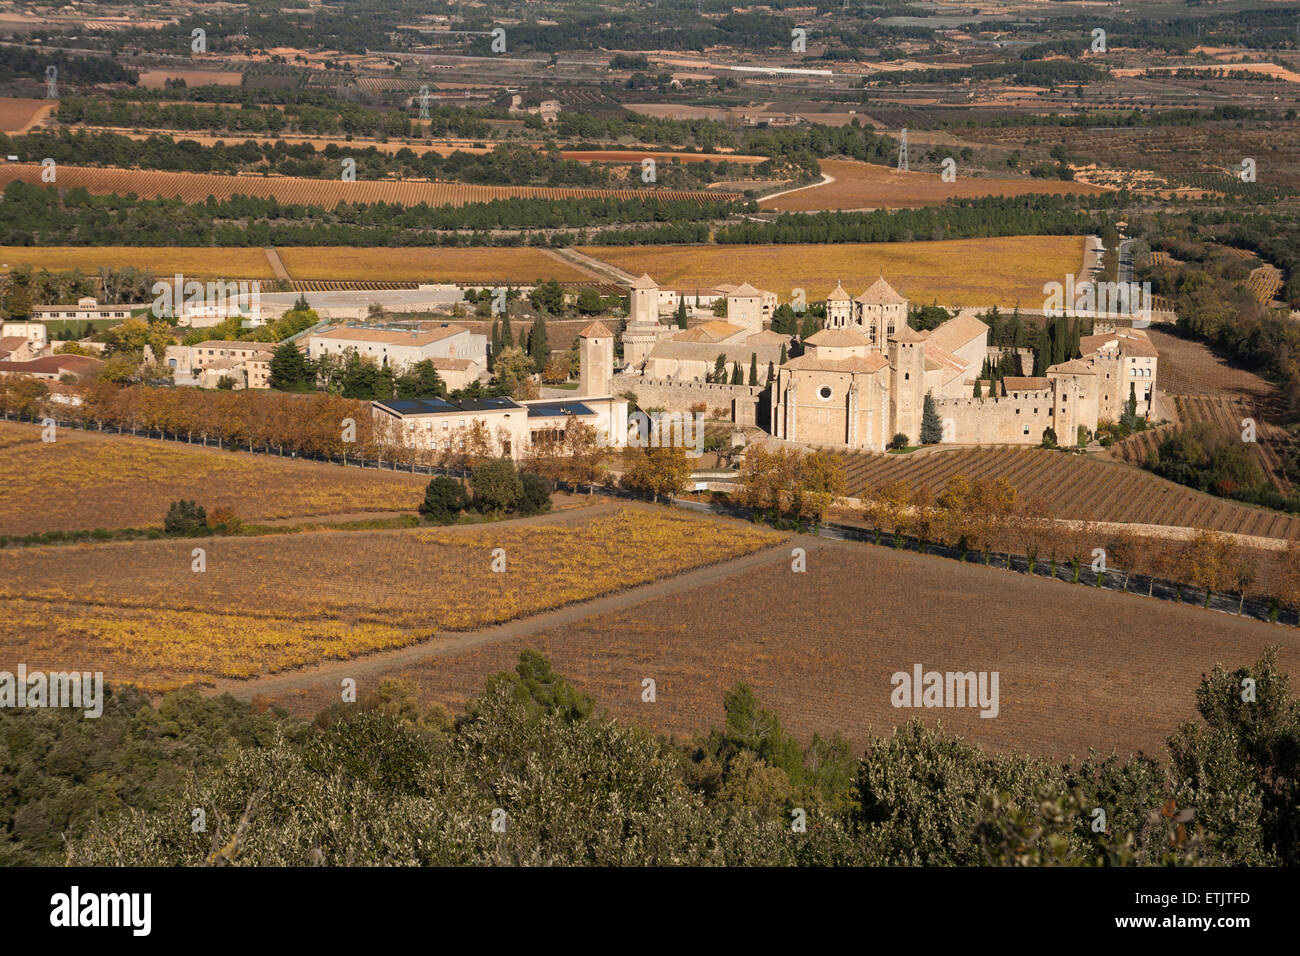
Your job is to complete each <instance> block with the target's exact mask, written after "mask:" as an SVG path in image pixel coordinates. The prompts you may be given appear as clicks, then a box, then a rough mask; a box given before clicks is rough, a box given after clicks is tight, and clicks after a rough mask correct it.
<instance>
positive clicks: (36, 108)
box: [0, 99, 59, 133]
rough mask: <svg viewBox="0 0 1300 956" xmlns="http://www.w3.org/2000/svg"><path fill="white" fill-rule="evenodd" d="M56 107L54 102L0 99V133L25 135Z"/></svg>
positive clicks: (56, 104) (56, 103)
mask: <svg viewBox="0 0 1300 956" xmlns="http://www.w3.org/2000/svg"><path fill="white" fill-rule="evenodd" d="M58 105H59V104H58V102H57V101H55V100H35V99H0V133H25V132H27V130H29V129H31V128H32V127H33V126H36V125H37V124H39V123H41V122H44V120H45V118H46V117H47V116H49V115H50V114H51V113H52V112H54V109H55V107H57V106H58Z"/></svg>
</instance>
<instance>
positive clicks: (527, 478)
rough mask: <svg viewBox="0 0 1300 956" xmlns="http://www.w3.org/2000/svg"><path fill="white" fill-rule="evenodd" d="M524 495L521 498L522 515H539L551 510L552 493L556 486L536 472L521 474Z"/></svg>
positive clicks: (520, 508)
mask: <svg viewBox="0 0 1300 956" xmlns="http://www.w3.org/2000/svg"><path fill="white" fill-rule="evenodd" d="M519 480H520V482H521V483H522V484H523V487H524V493H523V494H522V495H520V496H519V504H518V506H517V507H518V510H519V513H520V514H521V515H538V514H542V513H543V512H547V511H550V510H551V492H552V491H554V490H555V486H554V485H552V484H551V483H550V482H549V481H547V480H546V479H545V478H543V477H542V476H541V475H539V474H537V472H535V471H525V472H522V473H520V475H519Z"/></svg>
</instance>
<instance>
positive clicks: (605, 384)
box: [578, 322, 614, 398]
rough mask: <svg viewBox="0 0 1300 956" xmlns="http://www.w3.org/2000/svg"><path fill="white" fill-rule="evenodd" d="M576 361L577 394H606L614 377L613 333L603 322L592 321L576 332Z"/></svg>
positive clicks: (593, 396)
mask: <svg viewBox="0 0 1300 956" xmlns="http://www.w3.org/2000/svg"><path fill="white" fill-rule="evenodd" d="M578 362H579V366H580V371H579V376H578V383H579V384H578V395H579V396H584V395H585V396H589V397H591V398H597V397H599V396H603V395H608V394H609V383H610V379H612V378H613V377H614V333H613V332H611V331H610V330H609V329H607V328H606V327H605V326H604V324H603V323H601V322H593V323H591V325H589V326H587V327H586V328H585V329H583V330H582V331H581V332H579V333H578Z"/></svg>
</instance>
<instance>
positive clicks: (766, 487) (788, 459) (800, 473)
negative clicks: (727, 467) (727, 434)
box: [736, 445, 848, 527]
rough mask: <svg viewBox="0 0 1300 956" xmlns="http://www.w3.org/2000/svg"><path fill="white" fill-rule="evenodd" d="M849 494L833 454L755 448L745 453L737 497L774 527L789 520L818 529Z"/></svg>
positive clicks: (748, 449)
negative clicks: (833, 506)
mask: <svg viewBox="0 0 1300 956" xmlns="http://www.w3.org/2000/svg"><path fill="white" fill-rule="evenodd" d="M847 493H848V484H847V481H846V479H845V477H844V467H843V465H842V464H841V462H840V459H839V458H838V457H837V456H835V455H833V454H831V453H830V452H825V451H814V452H801V451H798V450H797V449H792V448H785V447H780V448H775V449H769V448H767V447H765V446H763V445H753V446H751V447H749V448H747V449H746V450H745V461H744V465H743V466H742V467H741V471H740V490H739V492H738V493H737V495H736V497H737V500H738V501H739V502H740V504H742V505H744V506H745V507H747V508H752V509H754V511H756V512H758V513H760V514H764V515H766V516H767V517H768V518H769V520H770V521H771V522H772V523H773V524H779V523H780V521H781V519H782V518H784V517H789V518H792V519H793V520H794V521H796V522H800V523H802V522H807V523H809V524H811V525H813V526H814V527H816V526H818V525H820V524H821V523H822V522H823V521H825V520H826V515H827V514H828V513H829V511H830V508H831V505H832V504H833V503H834V502H835V501H836V500H837V499H839V498H843V497H844V495H846V494H847Z"/></svg>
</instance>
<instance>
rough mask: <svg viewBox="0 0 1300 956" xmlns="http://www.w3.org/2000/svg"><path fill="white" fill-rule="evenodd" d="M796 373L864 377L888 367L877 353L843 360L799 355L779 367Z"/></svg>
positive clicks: (884, 359) (887, 363) (886, 361)
mask: <svg viewBox="0 0 1300 956" xmlns="http://www.w3.org/2000/svg"><path fill="white" fill-rule="evenodd" d="M781 367H782V368H788V369H794V370H795V371H797V372H861V373H863V374H866V375H871V374H874V373H875V372H879V371H880V370H881V369H883V368H888V367H889V360H888V359H886V358H885V357H884V356H883V355H881V354H880V353H879V352H875V353H872V354H871V355H867V356H861V355H851V356H849V357H848V358H843V359H826V358H817V357H816V356H813V355H800V356H799V357H798V358H794V359H791V360H790V361H788V362H786V363H785V364H784V365H782V366H781Z"/></svg>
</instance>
